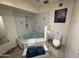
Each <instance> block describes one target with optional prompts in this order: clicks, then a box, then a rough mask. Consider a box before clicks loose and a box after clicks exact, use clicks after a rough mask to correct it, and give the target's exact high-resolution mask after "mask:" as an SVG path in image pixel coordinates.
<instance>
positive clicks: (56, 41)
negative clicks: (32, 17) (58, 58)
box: [52, 39, 60, 46]
mask: <svg viewBox="0 0 79 59" xmlns="http://www.w3.org/2000/svg"><path fill="white" fill-rule="evenodd" d="M52 43H53V45H54V46H60V40H58V39H54V40H53V42H52Z"/></svg>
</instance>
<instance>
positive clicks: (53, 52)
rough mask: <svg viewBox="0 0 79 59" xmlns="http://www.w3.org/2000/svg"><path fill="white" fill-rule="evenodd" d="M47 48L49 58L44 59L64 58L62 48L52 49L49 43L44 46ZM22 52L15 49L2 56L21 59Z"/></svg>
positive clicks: (17, 48)
mask: <svg viewBox="0 0 79 59" xmlns="http://www.w3.org/2000/svg"><path fill="white" fill-rule="evenodd" d="M46 45H47V47H48V53H49V56H47V57H45V58H64V47H63V46H62V47H61V48H60V49H58V50H57V49H55V48H53V47H52V45H51V44H50V43H47V44H46ZM22 53H23V50H22V49H20V48H19V47H15V48H13V49H11V50H10V51H8V52H7V53H5V54H4V55H10V58H21V57H22Z"/></svg>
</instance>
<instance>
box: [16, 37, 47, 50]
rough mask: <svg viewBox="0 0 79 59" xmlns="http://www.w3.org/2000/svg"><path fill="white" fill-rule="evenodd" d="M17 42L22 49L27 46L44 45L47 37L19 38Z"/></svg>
mask: <svg viewBox="0 0 79 59" xmlns="http://www.w3.org/2000/svg"><path fill="white" fill-rule="evenodd" d="M17 43H18V46H19V47H20V48H21V49H24V48H26V47H27V46H33V45H36V46H39V45H44V44H46V39H45V38H32V39H28V40H25V39H23V38H19V39H17Z"/></svg>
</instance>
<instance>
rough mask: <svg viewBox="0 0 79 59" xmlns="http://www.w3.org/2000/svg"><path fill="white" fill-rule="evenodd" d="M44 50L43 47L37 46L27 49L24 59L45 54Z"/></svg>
mask: <svg viewBox="0 0 79 59" xmlns="http://www.w3.org/2000/svg"><path fill="white" fill-rule="evenodd" d="M45 53H46V52H45V49H44V47H43V46H38V47H33V46H32V47H28V49H27V53H26V58H31V57H35V56H39V55H43V54H45Z"/></svg>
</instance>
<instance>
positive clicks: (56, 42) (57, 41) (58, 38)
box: [52, 32, 62, 48]
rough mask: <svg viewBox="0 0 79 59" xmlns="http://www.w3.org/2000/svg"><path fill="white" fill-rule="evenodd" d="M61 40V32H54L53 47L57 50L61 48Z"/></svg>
mask: <svg viewBox="0 0 79 59" xmlns="http://www.w3.org/2000/svg"><path fill="white" fill-rule="evenodd" d="M61 39H62V34H61V33H60V32H54V34H53V40H52V45H53V46H54V47H55V48H59V47H60V46H61Z"/></svg>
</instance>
